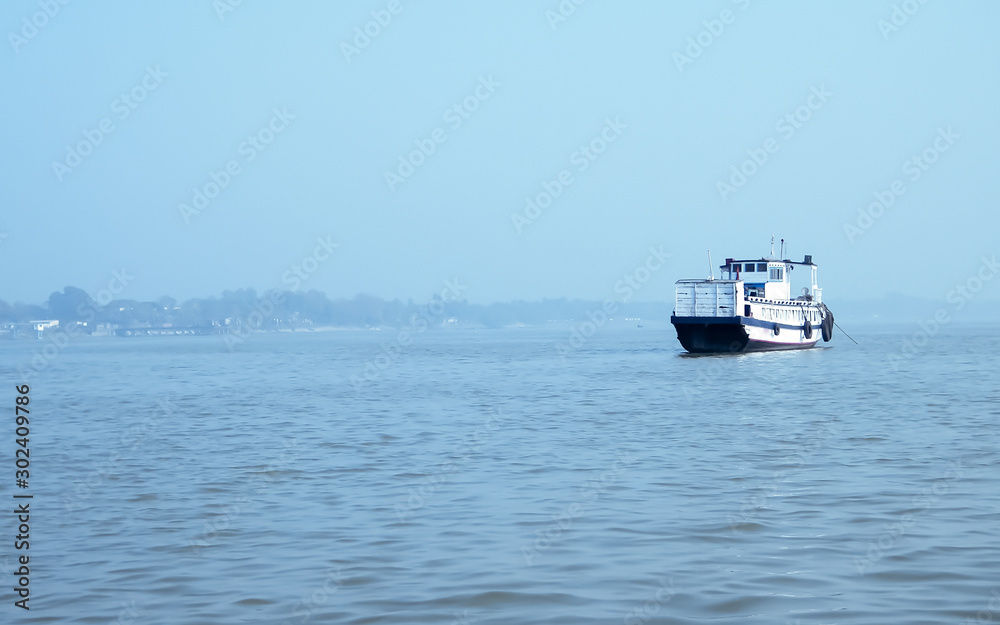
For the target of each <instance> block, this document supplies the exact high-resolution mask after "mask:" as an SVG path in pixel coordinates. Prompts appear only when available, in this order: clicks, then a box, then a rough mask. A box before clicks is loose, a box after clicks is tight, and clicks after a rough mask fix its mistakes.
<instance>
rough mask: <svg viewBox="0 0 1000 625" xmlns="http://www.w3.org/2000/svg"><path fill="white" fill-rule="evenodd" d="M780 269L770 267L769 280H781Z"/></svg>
mask: <svg viewBox="0 0 1000 625" xmlns="http://www.w3.org/2000/svg"><path fill="white" fill-rule="evenodd" d="M781 273H782V272H781V267H771V279H772V280H781Z"/></svg>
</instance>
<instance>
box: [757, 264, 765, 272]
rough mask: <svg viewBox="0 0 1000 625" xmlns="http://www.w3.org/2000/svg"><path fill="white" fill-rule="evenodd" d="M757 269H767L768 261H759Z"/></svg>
mask: <svg viewBox="0 0 1000 625" xmlns="http://www.w3.org/2000/svg"><path fill="white" fill-rule="evenodd" d="M757 271H767V263H757Z"/></svg>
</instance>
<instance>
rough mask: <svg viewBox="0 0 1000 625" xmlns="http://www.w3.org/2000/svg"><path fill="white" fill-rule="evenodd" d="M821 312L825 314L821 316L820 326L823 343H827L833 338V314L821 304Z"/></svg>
mask: <svg viewBox="0 0 1000 625" xmlns="http://www.w3.org/2000/svg"><path fill="white" fill-rule="evenodd" d="M823 311H824V312H825V313H826V314H825V315H824V316H823V324H822V326H821V329H822V331H823V341H824V342H826V343H829V342H830V339H832V338H833V313H832V312H830V309H829V308H827V307H826V304H823Z"/></svg>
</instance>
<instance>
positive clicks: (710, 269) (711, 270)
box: [708, 250, 715, 280]
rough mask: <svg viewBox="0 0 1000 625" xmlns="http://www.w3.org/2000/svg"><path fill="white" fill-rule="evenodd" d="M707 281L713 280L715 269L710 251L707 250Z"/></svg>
mask: <svg viewBox="0 0 1000 625" xmlns="http://www.w3.org/2000/svg"><path fill="white" fill-rule="evenodd" d="M708 279H709V280H715V267H714V266H713V265H712V250H708Z"/></svg>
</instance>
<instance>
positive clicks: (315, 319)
mask: <svg viewBox="0 0 1000 625" xmlns="http://www.w3.org/2000/svg"><path fill="white" fill-rule="evenodd" d="M600 308H601V303H600V302H592V301H585V300H578V299H577V300H568V299H564V298H563V299H546V300H542V301H540V302H523V301H516V302H507V303H496V304H489V305H481V304H470V303H468V302H467V301H465V300H460V301H449V300H442V299H441V298H440V297H439V296H435V299H433V300H431V301H430V302H427V303H424V304H418V303H415V302H414V301H413V300H408V301H406V302H402V301H400V300H398V299H394V300H391V301H386V300H383V299H380V298H378V297H374V296H371V295H357V296H355V297H354V298H351V299H335V300H331V299H329V298H328V297H327V296H326V295H325V294H323V293H321V292H319V291H315V290H313V291H307V292H302V291H279V292H267V293H257V292H256V291H255V290H254V289H238V290H235V291H223V292H222V297H219V298H216V297H209V298H194V299H189V300H187V301H185V302H183V303H180V304H178V303H177V301H176V300H175V299H174V298H171V297H161V298H160V299H158V300H156V301H155V302H153V301H138V300H131V299H120V300H113V301H109V302H107V303H103V304H102V303H100V302H97V301H95V300H94V299H93V298H91V297H90V295H88V294H87V292H86V291H84V290H82V289H78V288H76V287H72V286H68V287H66V288H65V289H63V291H62V292H55V293H52V295H50V296H49V299H48V301H47V302H46V303H45V304H44V305H41V306H39V305H31V304H22V303H15V304H8V303H7V302H5V301H3V300H0V323H27V322H29V321H38V320H42V319H58V320H59V322H60V324H61V325H64V324H67V323H71V322H86V323H87V325H88V326H89V327H93V326H96V325H97V324H102V323H103V324H113V325H116V326H118V327H121V328H130V327H164V326H172V327H205V326H213V325H214V326H225V325H234V324H236V325H238V324H241V323H246V322H247V319H249V318H251V316H252V315H254V314H257V316H258V318H259V317H260V311H262V310H263V311H267V314H266V318H265V319H264V321H263V323H259V327H260V328H261V329H294V328H304V327H311V326H340V327H357V328H368V327H381V326H392V327H402V326H405V325H406V324H408V323H410V320H411V319H412V318H413V316H414V315H417V316H418V317H422V318H425V319H427V318H430V319H431V320H432V321H433V322H434V324H435V325H442V324H445V323H448V322H451V323H458V324H461V325H464V326H469V325H471V326H481V327H489V328H496V327H505V326H511V325H518V324H524V325H531V326H536V325H544V324H546V323H549V322H552V321H569V320H582V319H585V318H586V315H587V313H588V312H592V311H597V310H599V309H600ZM669 315H670V305H669V304H667V303H631V304H629V305H627V306H622V305H621V303H620V302H619V313H618V314H617V315H616V316H620V317H647V318H654V317H655V318H658V319H668V318H669ZM255 325H257V324H255Z"/></svg>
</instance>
